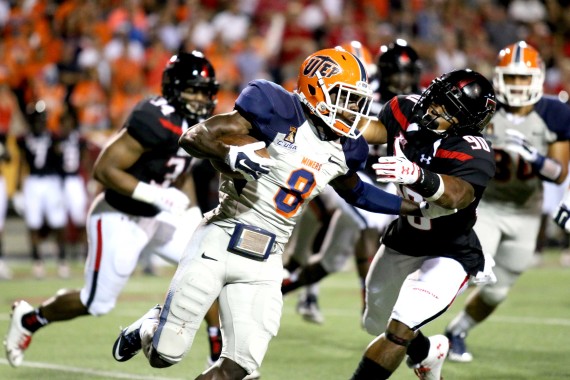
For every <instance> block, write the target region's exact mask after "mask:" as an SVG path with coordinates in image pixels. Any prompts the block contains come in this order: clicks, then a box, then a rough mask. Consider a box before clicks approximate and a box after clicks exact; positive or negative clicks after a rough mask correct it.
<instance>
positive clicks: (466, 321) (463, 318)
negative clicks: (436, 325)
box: [447, 310, 477, 335]
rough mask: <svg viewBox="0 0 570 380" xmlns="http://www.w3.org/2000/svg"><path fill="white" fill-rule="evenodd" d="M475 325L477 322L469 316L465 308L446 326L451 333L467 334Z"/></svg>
mask: <svg viewBox="0 0 570 380" xmlns="http://www.w3.org/2000/svg"><path fill="white" fill-rule="evenodd" d="M475 325H477V322H476V321H475V320H474V319H473V318H471V316H470V315H469V314H467V313H466V312H465V310H462V311H461V312H460V313H459V314H458V315H457V316H456V317H455V318H453V320H452V321H451V323H450V324H449V325H448V326H447V331H449V332H451V334H453V335H461V334H465V335H467V333H468V332H469V330H471V329H472V328H473V327H475Z"/></svg>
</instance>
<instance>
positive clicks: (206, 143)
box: [178, 111, 252, 159]
mask: <svg viewBox="0 0 570 380" xmlns="http://www.w3.org/2000/svg"><path fill="white" fill-rule="evenodd" d="M251 128H252V126H251V124H250V123H249V121H247V120H246V119H245V118H244V117H243V116H241V115H240V114H239V112H237V111H232V112H228V113H225V114H219V115H215V116H212V117H211V118H209V119H208V120H206V121H204V122H202V123H199V124H196V125H194V126H193V127H192V128H190V129H188V130H187V131H186V132H185V133H184V134H182V136H181V137H180V140H179V142H178V143H179V145H180V146H181V147H182V148H183V149H184V150H185V151H186V152H188V153H189V154H190V155H192V156H194V157H197V158H206V159H223V158H224V157H225V156H226V154H227V153H228V146H227V145H226V144H224V143H223V142H221V141H220V140H219V137H221V136H226V135H247V134H249V131H250V129H251Z"/></svg>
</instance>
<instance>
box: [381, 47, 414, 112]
mask: <svg viewBox="0 0 570 380" xmlns="http://www.w3.org/2000/svg"><path fill="white" fill-rule="evenodd" d="M377 66H378V74H377V79H378V80H379V81H380V87H379V91H378V92H379V93H380V98H381V99H382V100H383V101H388V100H390V99H391V98H392V97H394V96H396V95H407V94H419V92H420V74H421V70H422V65H421V61H420V59H419V57H418V53H416V51H415V50H414V49H412V47H411V46H409V45H408V43H407V42H406V41H405V40H403V39H397V40H396V41H394V42H392V43H390V44H389V45H383V46H381V47H380V51H379V56H378V64H377Z"/></svg>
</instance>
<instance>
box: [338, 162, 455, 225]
mask: <svg viewBox="0 0 570 380" xmlns="http://www.w3.org/2000/svg"><path fill="white" fill-rule="evenodd" d="M331 186H332V187H333V188H334V189H335V191H336V192H337V193H338V194H339V195H340V196H341V197H343V198H344V199H345V200H346V201H347V202H348V203H350V204H351V205H353V206H356V207H358V208H361V209H364V210H367V211H371V212H377V213H382V214H390V215H413V216H422V217H425V218H430V219H433V218H438V217H440V216H445V215H450V214H453V213H455V212H456V211H457V210H456V209H451V210H450V209H445V208H442V207H438V206H436V205H433V204H431V203H429V202H421V203H416V202H413V201H411V200H409V199H403V198H402V197H399V196H397V195H394V194H390V193H388V192H386V191H384V190H381V189H379V188H378V187H376V186H374V185H371V184H368V183H366V182H364V181H362V180H361V179H360V177H359V176H358V175H357V174H355V173H352V174H350V175H345V176H341V177H338V178H336V179H335V180H334V181H333V182H331Z"/></svg>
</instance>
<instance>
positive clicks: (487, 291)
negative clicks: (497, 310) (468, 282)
mask: <svg viewBox="0 0 570 380" xmlns="http://www.w3.org/2000/svg"><path fill="white" fill-rule="evenodd" d="M510 289H511V288H510V287H508V286H504V285H497V284H495V285H486V286H484V287H482V288H481V289H479V296H480V297H481V299H482V300H483V302H485V303H486V304H487V305H489V306H497V305H499V304H500V303H501V302H503V301H504V300H505V299H506V298H507V295H508V294H509V290H510Z"/></svg>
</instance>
